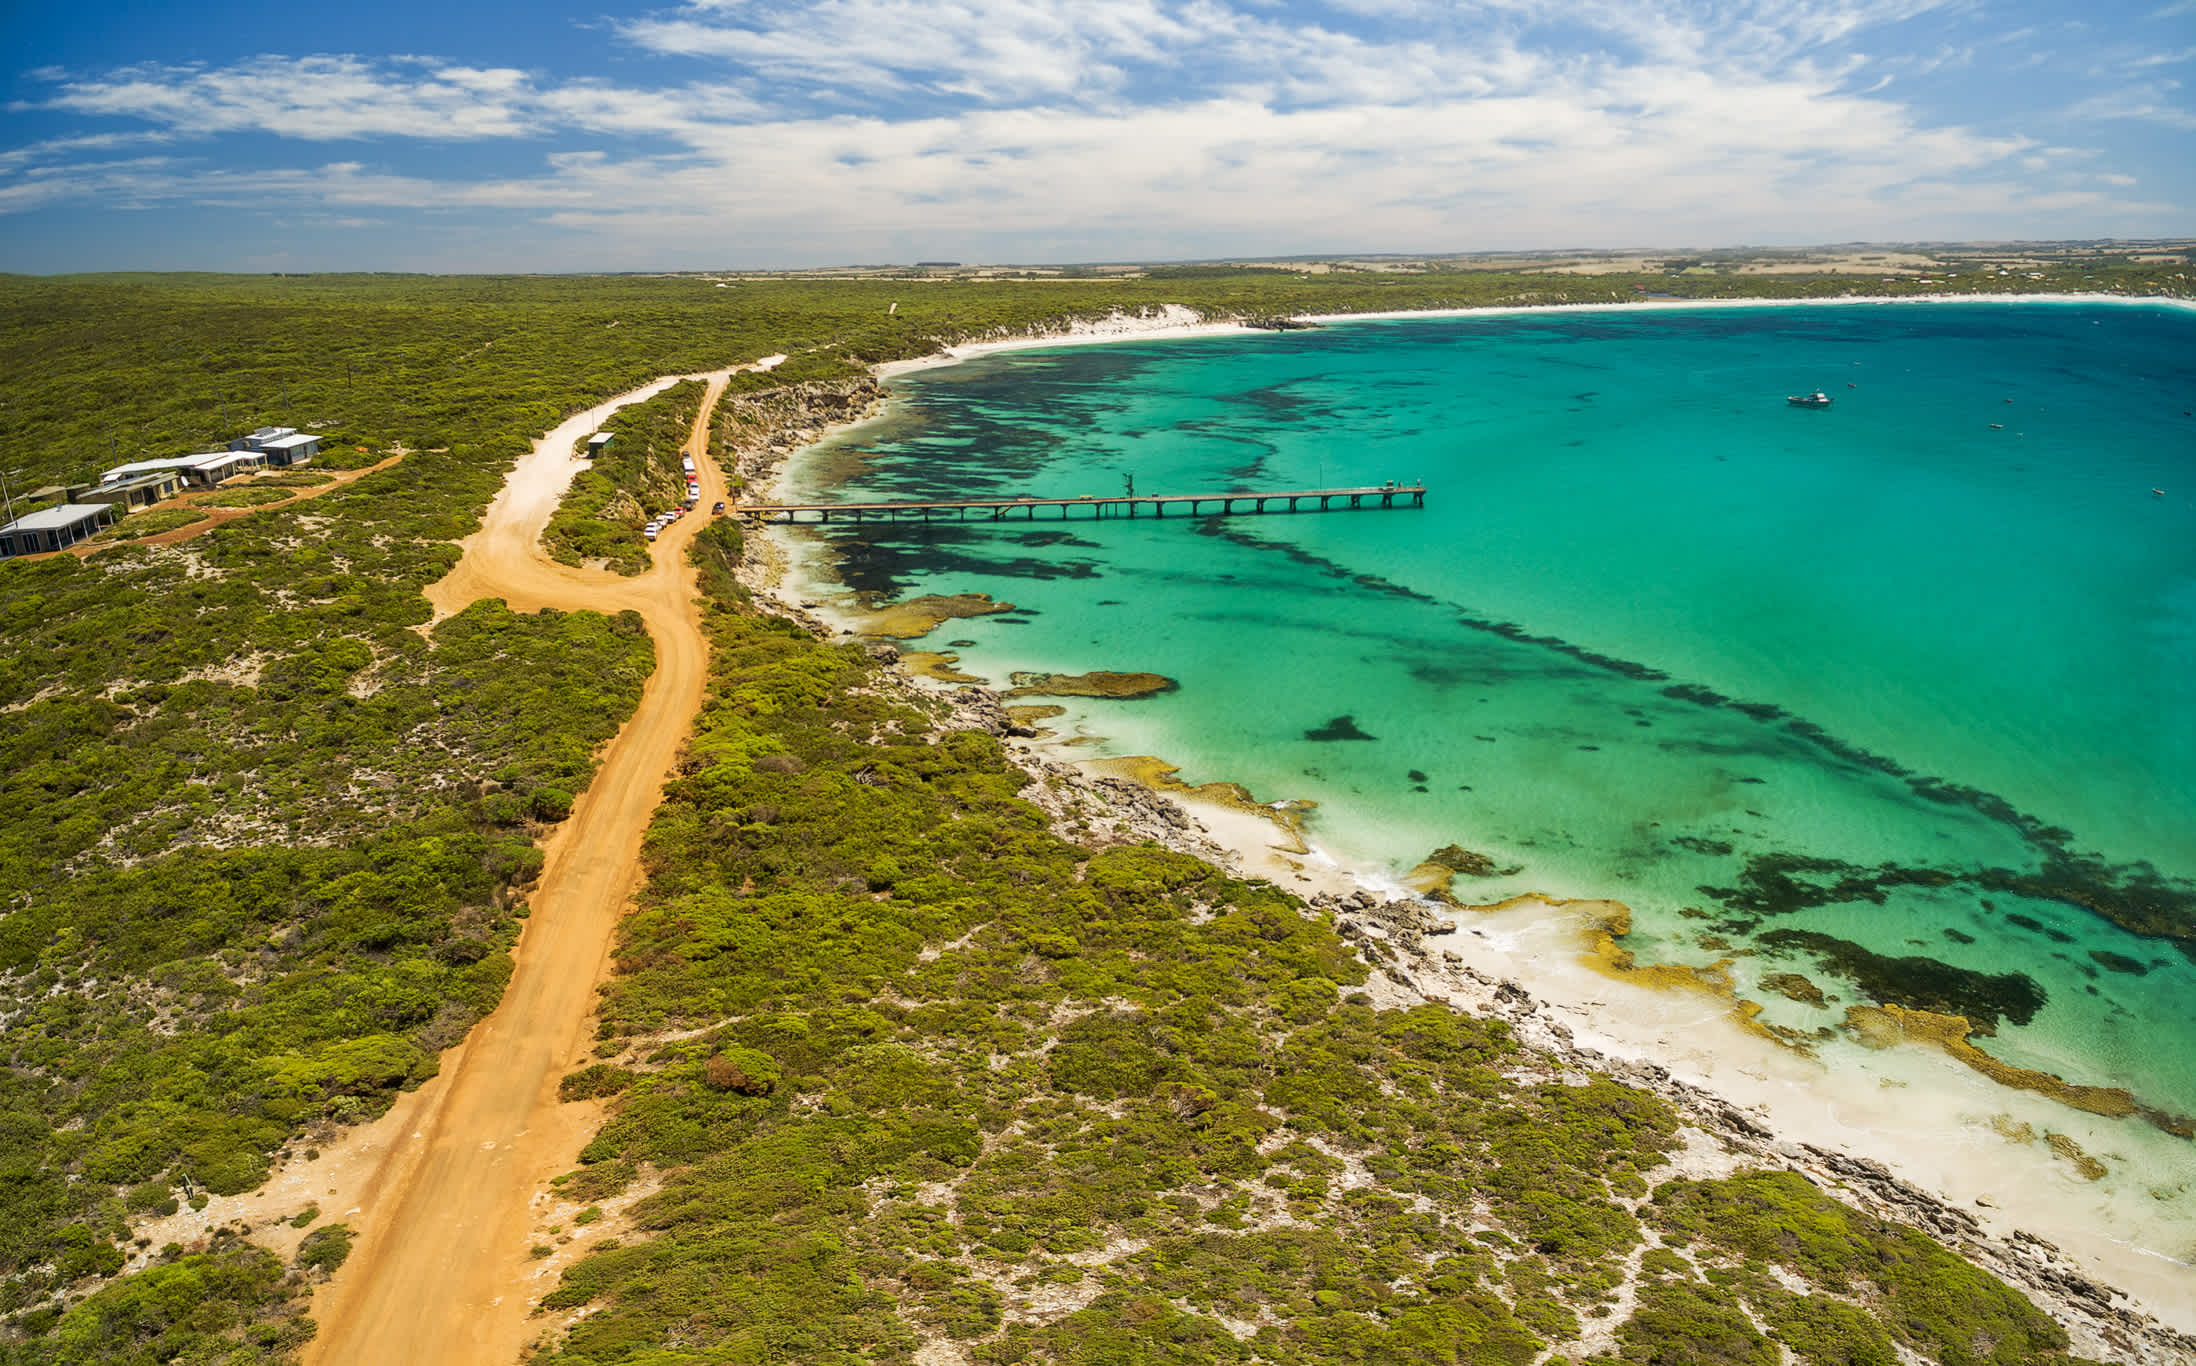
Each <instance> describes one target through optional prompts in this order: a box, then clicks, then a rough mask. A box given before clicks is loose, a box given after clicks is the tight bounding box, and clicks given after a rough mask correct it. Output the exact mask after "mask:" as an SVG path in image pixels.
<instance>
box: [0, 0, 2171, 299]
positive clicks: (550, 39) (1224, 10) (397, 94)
mask: <svg viewBox="0 0 2196 1366" xmlns="http://www.w3.org/2000/svg"><path fill="white" fill-rule="evenodd" d="M0 54H5V55H4V56H0V271H19V272H30V273H53V272H63V271H82V270H234V271H313V270H424V271H454V272H470V271H625V270H712V269H735V268H759V267H800V266H818V265H832V264H858V263H889V262H909V261H915V260H955V261H966V262H989V263H1041V262H1102V261H1153V260H1184V259H1210V258H1215V257H1238V258H1240V257H1258V256H1268V255H1284V254H1314V253H1321V254H1344V253H1363V252H1382V251H1385V252H1466V251H1518V250H1541V249H1572V248H1607V247H1628V246H1636V247H1651V248H1667V249H1685V248H1705V247H1722V246H1738V245H1759V246H1774V245H1785V246H1795V245H1810V244H1820V243H1834V242H1850V241H1871V242H1896V241H1946V240H1975V239H1992V240H1997V239H2060V238H2103V237H2161V236H2191V235H2196V100H2192V99H2191V98H2190V94H2189V90H2188V82H2189V81H2190V80H2191V79H2192V78H2196V0H2087V2H2085V3H2079V4H2077V3H2073V2H2072V0H1482V2H1479V3H1473V2H1471V0H1453V2H1451V3H1432V2H1429V0H685V3H673V4H668V5H633V4H630V3H627V4H623V5H620V4H618V3H617V0H606V2H605V0H596V2H594V3H590V2H589V0H532V2H530V3H525V4H520V3H516V2H515V0H440V2H439V3H436V2H434V0H385V2H382V3H364V4H350V5H314V4H298V3H295V0H292V3H289V4H283V5H276V4H270V3H264V2H263V0H225V2H224V3H206V0H166V3H142V0H139V2H134V3H133V2H131V0H83V2H82V3H70V4H37V3H33V0H0Z"/></svg>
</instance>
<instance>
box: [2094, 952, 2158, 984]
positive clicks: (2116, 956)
mask: <svg viewBox="0 0 2196 1366" xmlns="http://www.w3.org/2000/svg"><path fill="white" fill-rule="evenodd" d="M2089 960H2090V961H2091V962H2093V963H2095V964H2096V965H2097V966H2098V967H2100V968H2103V969H2104V970H2105V971H2106V972H2121V973H2125V974H2127V975H2128V976H2130V977H2147V976H2149V975H2150V964H2148V963H2145V962H2144V961H2143V960H2142V959H2140V958H2130V957H2128V956H2127V955H2126V954H2124V953H2114V952H2113V951H2112V950H2110V949H2091V950H2090V951H2089Z"/></svg>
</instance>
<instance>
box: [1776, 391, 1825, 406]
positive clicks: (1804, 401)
mask: <svg viewBox="0 0 2196 1366" xmlns="http://www.w3.org/2000/svg"><path fill="white" fill-rule="evenodd" d="M1784 401H1785V402H1786V403H1789V404H1791V405H1792V406H1793V407H1795V408H1827V407H1829V406H1830V395H1828V394H1826V393H1824V392H1823V391H1822V390H1820V389H1817V390H1816V391H1815V392H1813V393H1811V394H1786V395H1785V396H1784Z"/></svg>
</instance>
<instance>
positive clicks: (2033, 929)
mask: <svg viewBox="0 0 2196 1366" xmlns="http://www.w3.org/2000/svg"><path fill="white" fill-rule="evenodd" d="M2005 919H2006V923H2008V924H2011V925H2018V926H2020V927H2021V928H2022V929H2024V930H2026V931H2028V932H2029V933H2030V934H2040V935H2042V936H2043V937H2044V938H2046V939H2048V940H2050V941H2051V942H2052V943H2054V944H2071V943H2073V942H2074V936H2073V935H2071V934H2068V933H2066V932H2065V931H2064V930H2055V929H2052V928H2051V927H2050V926H2049V925H2046V924H2044V923H2043V922H2042V921H2041V920H2038V919H2037V918H2036V917H2034V916H2032V915H2021V914H2019V913H2018V912H2014V911H2008V912H2006V917H2005Z"/></svg>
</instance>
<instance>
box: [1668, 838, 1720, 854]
mask: <svg viewBox="0 0 2196 1366" xmlns="http://www.w3.org/2000/svg"><path fill="white" fill-rule="evenodd" d="M1670 843H1671V844H1672V845H1674V846H1676V847H1677V848H1679V849H1690V850H1692V851H1693V852H1694V853H1696V854H1713V855H1715V856H1716V857H1718V858H1723V857H1727V856H1728V855H1729V854H1730V852H1731V843H1730V841H1729V840H1712V839H1709V838H1707V837H1706V836H1703V835H1679V836H1678V837H1677V838H1676V839H1673V840H1671V841H1670Z"/></svg>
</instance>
